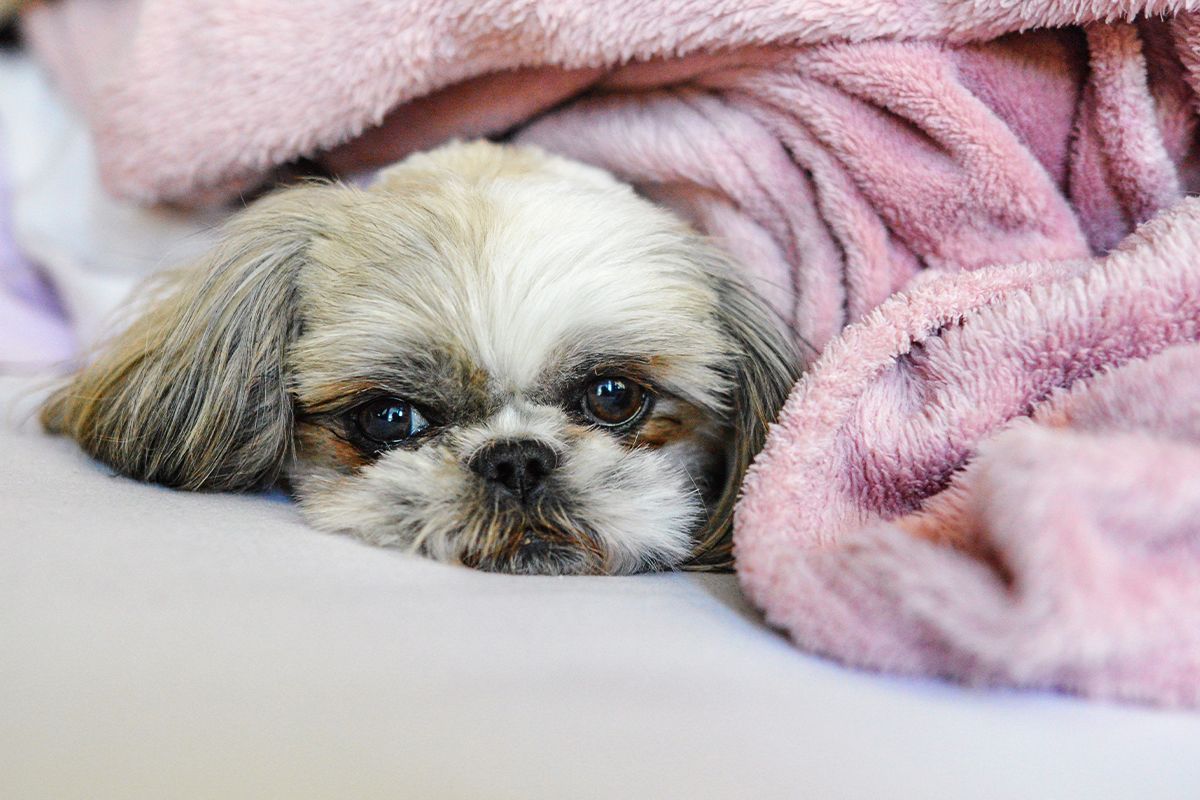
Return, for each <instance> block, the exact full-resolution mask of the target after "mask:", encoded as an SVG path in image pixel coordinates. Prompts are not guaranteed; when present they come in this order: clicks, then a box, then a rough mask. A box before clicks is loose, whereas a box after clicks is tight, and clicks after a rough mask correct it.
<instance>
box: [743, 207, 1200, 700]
mask: <svg viewBox="0 0 1200 800" xmlns="http://www.w3.org/2000/svg"><path fill="white" fill-rule="evenodd" d="M1198 252H1200V200H1191V199H1190V200H1186V201H1184V202H1183V203H1181V204H1180V205H1179V207H1178V208H1177V209H1175V210H1173V211H1171V212H1168V213H1167V214H1165V215H1162V216H1160V217H1159V218H1158V219H1155V220H1154V221H1152V222H1151V223H1149V224H1147V225H1146V226H1144V227H1143V228H1142V229H1140V230H1139V231H1138V232H1137V233H1135V234H1134V235H1133V236H1132V237H1130V239H1129V240H1127V241H1126V242H1125V243H1124V244H1123V245H1122V247H1121V248H1119V249H1118V250H1116V251H1114V252H1113V253H1111V254H1110V255H1108V256H1107V257H1105V258H1101V259H1097V260H1095V261H1090V260H1084V261H1079V262H1065V263H1063V262H1060V263H1054V262H1027V263H1024V264H1020V265H1016V266H1009V267H993V268H987V269H982V270H979V271H977V272H974V273H967V274H961V275H958V276H954V277H949V278H944V279H942V280H936V281H931V282H929V283H928V284H926V285H924V286H922V287H920V288H918V289H914V290H913V291H911V292H909V293H906V294H902V295H900V296H897V297H896V298H893V299H891V300H889V301H887V302H886V303H884V304H883V305H882V306H881V307H880V308H878V309H877V310H875V311H874V312H872V313H871V314H869V315H868V317H867V318H866V319H865V320H864V321H863V322H862V323H860V324H857V325H854V326H851V327H850V328H848V329H847V330H846V331H845V333H844V334H843V336H842V337H841V338H840V339H838V340H837V341H836V342H835V343H834V344H833V345H831V346H830V347H829V348H828V349H827V350H826V352H825V353H824V354H823V356H822V357H821V359H820V360H819V361H818V363H817V364H816V365H815V366H814V367H813V368H812V370H811V371H810V372H809V373H808V374H807V375H805V376H804V377H803V378H802V379H801V381H800V383H799V385H798V386H797V388H796V390H795V392H794V393H793V395H792V396H791V398H790V399H789V400H788V402H787V405H786V406H785V408H784V410H783V412H782V414H781V417H780V420H779V423H778V424H777V425H776V426H775V427H774V428H773V429H772V431H771V434H770V436H769V437H768V441H767V445H766V447H765V449H764V451H763V452H762V453H761V454H760V456H759V458H758V460H757V461H756V462H755V464H754V465H753V466H752V468H751V470H750V473H749V475H748V476H747V480H746V485H745V490H744V495H743V498H742V500H741V503H740V505H739V507H738V509H737V522H736V528H735V550H736V555H737V562H738V571H739V574H740V576H741V580H742V585H743V587H744V588H745V589H746V591H747V593H748V595H749V596H750V597H751V599H753V600H754V602H755V603H757V604H758V605H759V606H760V607H762V608H763V609H765V611H766V613H767V617H768V619H769V620H770V621H771V622H772V623H773V624H775V625H778V626H779V627H782V628H784V629H786V630H787V631H788V632H789V633H790V634H791V635H792V637H793V638H794V639H795V640H796V642H797V643H799V644H800V645H801V646H803V647H805V648H807V649H811V650H815V651H817V652H821V653H826V654H828V655H831V656H834V657H836V658H838V659H841V660H843V661H847V662H849V663H853V664H858V665H862V666H867V667H872V668H875V669H883V670H890V671H900V672H910V673H929V674H935V675H946V676H952V677H954V678H957V679H960V680H963V681H967V682H971V683H984V684H1004V685H1018V686H1039V687H1046V688H1056V689H1065V690H1070V691H1075V692H1079V693H1082V694H1086V695H1090V696H1096V697H1106V698H1119V699H1127V700H1137V701H1145V702H1154V703H1161V704H1165V705H1178V706H1189V707H1197V706H1200V480H1198V479H1197V476H1198V475H1200V472H1197V469H1198V468H1200V380H1198V376H1200V343H1197V342H1198V340H1200V258H1198V257H1197V253H1198Z"/></svg>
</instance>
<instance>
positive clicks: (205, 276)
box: [44, 143, 796, 574]
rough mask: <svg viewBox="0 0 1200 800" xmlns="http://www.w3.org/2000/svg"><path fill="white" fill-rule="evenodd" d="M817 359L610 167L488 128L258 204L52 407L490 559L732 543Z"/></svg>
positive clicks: (54, 425)
mask: <svg viewBox="0 0 1200 800" xmlns="http://www.w3.org/2000/svg"><path fill="white" fill-rule="evenodd" d="M795 363H796V359H795V357H794V355H793V352H792V350H791V348H790V347H789V345H788V343H787V341H786V339H785V338H784V337H783V336H782V335H781V333H780V331H779V330H778V329H777V327H776V325H775V324H774V323H773V322H772V321H771V320H770V319H769V318H768V315H767V313H766V312H765V311H764V310H763V308H762V306H761V305H760V304H759V303H758V302H757V301H755V300H754V299H753V297H751V296H750V295H749V294H748V293H747V292H746V290H745V289H744V288H743V287H742V286H741V285H740V283H738V282H737V281H736V280H735V279H734V277H733V276H732V274H731V273H730V270H729V267H728V265H727V264H726V262H725V261H724V260H723V258H722V257H721V256H720V255H719V254H718V253H716V252H715V251H714V250H713V249H712V248H711V247H710V246H709V245H707V244H706V243H705V242H704V241H703V240H702V239H700V237H698V236H697V235H696V234H694V233H693V232H692V231H690V230H689V229H688V228H686V227H685V226H684V225H683V224H682V223H680V222H679V221H677V220H676V219H675V218H674V217H672V216H671V215H669V214H668V213H666V212H665V211H663V210H661V209H659V208H656V207H655V206H653V205H651V204H649V203H648V202H646V201H644V200H642V199H640V198H638V197H637V196H636V195H635V194H634V193H633V192H632V190H631V189H629V188H628V187H627V186H624V185H621V184H619V183H617V182H616V181H614V180H612V179H611V178H610V177H609V176H607V175H606V174H604V173H602V172H600V171H598V170H594V169H591V168H588V167H584V166H582V165H579V164H575V163H572V162H568V161H564V160H562V159H558V158H553V157H550V156H547V155H545V154H542V153H540V152H537V151H533V150H518V149H512V148H504V147H499V146H495V145H489V144H483V143H476V144H470V145H451V146H448V147H446V148H443V149H441V150H438V151H435V152H433V153H430V154H426V155H422V156H416V157H413V158H411V159H409V160H408V161H405V162H404V163H402V164H400V165H398V166H396V167H393V168H392V169H390V170H388V171H387V172H385V173H383V174H382V175H381V176H380V177H379V179H378V180H377V181H376V183H375V184H374V185H372V186H371V187H370V188H369V189H367V190H359V189H354V188H349V187H345V186H340V185H318V186H305V187H300V188H293V189H288V190H284V191H282V192H279V193H277V194H275V195H272V196H269V197H267V198H265V199H264V200H262V201H260V202H259V203H257V204H255V205H253V206H252V207H251V208H250V209H248V210H247V211H246V212H244V213H243V214H242V215H240V218H239V219H237V220H236V221H235V222H234V223H233V224H232V226H231V227H230V229H229V231H228V232H227V234H226V236H225V238H224V243H223V244H222V246H221V247H219V248H218V249H217V252H215V253H214V254H213V256H212V258H211V259H210V262H209V263H208V264H207V265H204V266H203V267H201V268H200V269H196V270H190V271H188V272H186V273H183V274H181V275H180V276H179V277H177V278H175V279H174V283H173V285H172V286H171V287H170V289H169V293H168V294H166V295H165V296H164V297H162V298H160V299H159V300H157V301H156V302H155V303H154V304H153V305H152V306H151V307H150V308H149V309H148V310H147V312H146V313H145V314H144V315H143V316H142V317H140V318H139V319H138V320H137V321H136V322H135V323H134V324H133V326H132V327H131V328H130V329H129V331H128V332H126V333H125V334H124V335H122V336H121V337H119V338H118V339H117V340H116V341H115V342H114V343H112V344H111V345H110V346H109V348H108V349H107V350H106V351H104V352H102V353H101V355H100V357H99V358H98V360H97V361H96V362H95V363H94V364H93V365H92V366H90V367H88V368H86V369H85V370H84V371H83V372H82V373H81V374H80V375H78V376H76V378H75V379H74V382H73V384H72V385H70V386H68V387H67V388H66V389H64V390H63V391H61V392H59V393H58V394H57V395H56V396H55V397H53V398H52V399H51V401H50V402H49V403H48V405H47V407H46V410H45V413H44V421H45V422H46V424H47V427H49V428H50V429H52V430H57V431H62V432H66V433H69V434H70V435H73V436H74V437H75V438H77V439H78V440H79V441H80V442H81V443H83V444H84V446H85V447H86V448H87V449H88V450H89V451H90V452H92V453H93V454H94V455H96V456H97V457H99V458H101V459H102V460H104V461H106V462H108V463H109V464H111V465H112V466H114V467H115V468H116V469H118V470H119V471H121V472H124V473H126V474H130V475H133V476H135V477H139V478H142V479H146V480H153V481H157V482H162V483H167V484H169V485H176V486H182V487H185V488H191V489H243V488H250V487H256V486H262V485H265V484H270V483H273V482H275V481H276V480H279V479H281V478H282V479H284V480H286V482H287V483H288V484H289V486H290V487H291V489H292V491H293V493H294V494H295V495H296V496H297V497H298V498H299V500H300V503H301V505H302V507H303V509H304V511H305V513H306V515H307V516H308V518H309V519H310V520H311V521H312V522H313V523H314V524H315V525H317V526H318V527H321V528H325V529H328V530H335V531H344V532H350V533H353V534H355V535H357V536H359V537H361V538H363V539H366V540H368V541H371V542H375V543H378V544H384V545H394V546H399V547H406V548H411V549H415V550H418V551H420V552H424V553H426V554H429V555H431V556H434V557H436V558H440V559H443V560H450V561H460V562H462V563H466V564H469V565H472V566H477V567H480V568H484V569H490V570H499V571H509V572H532V573H553V574H561V573H598V572H632V571H637V570H642V569H652V568H662V567H669V566H675V565H678V564H681V563H683V562H685V561H687V560H689V559H694V560H697V561H699V562H701V563H705V562H707V563H719V562H721V561H722V560H723V559H725V558H727V556H728V552H727V549H728V548H727V531H728V523H729V512H730V508H731V506H732V503H733V500H734V499H735V497H736V492H737V487H738V484H739V482H740V479H741V475H742V472H743V471H744V469H745V467H746V465H747V463H748V461H749V458H750V457H751V456H752V455H753V453H754V451H755V450H756V449H757V448H758V446H759V445H760V444H761V440H762V437H763V433H764V429H765V425H766V422H767V421H768V420H769V419H770V418H771V417H773V415H774V413H775V412H776V411H777V410H778V407H779V405H780V403H782V400H783V397H784V395H785V393H786V391H787V389H788V388H789V386H790V383H791V380H792V378H793V377H794V369H795Z"/></svg>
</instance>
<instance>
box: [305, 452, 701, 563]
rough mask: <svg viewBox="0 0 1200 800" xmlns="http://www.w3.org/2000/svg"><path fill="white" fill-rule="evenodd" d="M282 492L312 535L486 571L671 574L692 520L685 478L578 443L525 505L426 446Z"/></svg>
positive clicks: (639, 458) (641, 459)
mask: <svg viewBox="0 0 1200 800" xmlns="http://www.w3.org/2000/svg"><path fill="white" fill-rule="evenodd" d="M292 485H293V491H294V493H295V494H296V496H297V497H298V499H299V500H300V503H301V507H302V509H303V511H304V513H305V515H306V516H307V517H308V519H309V520H310V522H312V523H313V524H314V525H315V526H316V527H319V528H322V529H324V530H328V531H334V532H340V533H349V534H351V535H354V536H356V537H358V538H360V539H363V540H364V541H367V542H369V543H372V544H377V545H383V546H387V547H394V548H399V549H403V550H409V551H412V552H417V553H420V554H422V555H426V556H430V557H432V558H435V559H437V560H439V561H444V562H449V563H458V564H464V565H467V566H470V567H474V568H477V569H481V570H486V571H490V572H505V573H514V574H539V575H588V574H628V573H634V572H643V571H647V570H655V569H666V568H671V567H675V566H678V565H680V564H681V563H682V562H683V561H684V560H686V559H687V558H688V556H689V555H690V554H691V550H692V546H693V544H694V540H693V534H694V532H695V530H696V528H697V527H698V526H699V525H700V524H701V523H702V522H703V519H704V504H703V501H702V498H701V497H700V495H699V493H698V492H697V488H696V483H695V479H693V478H691V477H689V476H688V474H687V472H686V471H685V470H684V469H683V468H682V467H681V466H680V465H679V464H677V463H676V462H675V461H674V460H673V459H671V458H668V457H666V456H664V455H663V454H661V453H657V452H650V451H645V452H626V453H618V452H616V451H615V448H614V446H607V447H606V446H603V445H601V444H600V443H595V444H593V445H591V446H589V445H588V444H587V443H581V444H580V445H579V446H577V447H575V448H574V449H573V452H572V453H571V455H570V456H568V457H566V458H565V459H564V464H563V465H562V466H561V467H560V469H559V470H558V474H557V475H556V476H555V478H554V480H553V481H552V482H551V483H550V485H548V486H547V487H546V489H545V491H544V492H543V493H542V494H541V495H540V496H539V497H538V498H537V499H536V500H534V501H532V502H525V503H521V502H517V501H515V500H514V499H513V498H511V497H506V496H503V495H500V494H497V493H496V492H495V491H492V490H489V489H487V488H486V487H485V486H483V485H481V484H480V482H479V481H478V478H477V476H475V475H474V474H473V473H471V472H470V471H469V470H467V469H465V468H464V467H463V466H462V465H461V462H460V460H459V459H457V458H456V457H455V456H454V455H453V454H452V453H450V452H448V451H446V450H443V449H442V448H438V447H429V448H424V449H422V450H419V451H416V452H404V453H392V454H389V455H388V456H385V457H384V458H383V459H381V460H380V462H378V463H376V464H373V465H370V466H367V467H365V468H364V469H362V470H361V471H359V472H357V473H355V474H345V473H338V472H336V471H333V470H328V469H322V468H312V467H311V465H310V467H309V468H304V467H303V466H301V467H300V468H299V469H297V470H296V472H295V473H294V474H293V476H292Z"/></svg>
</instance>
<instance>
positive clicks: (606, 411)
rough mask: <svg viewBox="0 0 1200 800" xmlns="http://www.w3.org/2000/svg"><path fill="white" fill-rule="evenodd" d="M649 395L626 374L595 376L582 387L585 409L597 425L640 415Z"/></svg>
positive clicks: (607, 424) (610, 423)
mask: <svg viewBox="0 0 1200 800" xmlns="http://www.w3.org/2000/svg"><path fill="white" fill-rule="evenodd" d="M648 399H649V395H648V393H647V392H646V390H645V389H644V388H643V387H642V386H641V384H638V383H635V382H633V381H631V380H628V379H626V378H617V377H604V378H596V379H595V380H593V381H592V382H591V383H589V384H588V385H587V387H586V388H585V389H584V391H583V413H584V414H586V415H587V417H588V419H590V420H592V421H593V422H595V423H596V424H598V425H604V426H606V427H616V426H618V425H625V424H626V423H628V422H631V421H632V420H633V419H634V418H636V417H637V416H638V415H640V414H641V413H642V412H643V411H644V410H645V409H646V406H647V401H648Z"/></svg>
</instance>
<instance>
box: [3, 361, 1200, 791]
mask: <svg viewBox="0 0 1200 800" xmlns="http://www.w3.org/2000/svg"><path fill="white" fill-rule="evenodd" d="M34 385H35V383H34V382H31V381H30V380H28V379H13V378H3V379H0V419H2V420H3V422H2V423H0V797H5V798H43V797H44V798H69V797H89V798H104V797H121V798H134V797H137V798H141V797H145V798H165V797H171V798H183V797H222V798H232V797H287V798H307V797H356V798H365V797H414V798H442V797H446V798H460V797H461V798H489V799H490V798H523V799H528V798H592V797H595V798H610V797H611V798H640V797H645V798H675V797H679V798H709V797H712V798H776V797H780V798H782V797H813V798H841V797H846V798H884V797H913V798H917V797H919V798H935V797H946V798H959V797H972V798H1001V797H1004V798H1009V797H1011V798H1018V797H1020V798H1028V797H1055V798H1066V797H1081V798H1083V797H1086V798H1107V797H1111V798H1133V797H1137V798H1174V797H1178V798H1185V797H1187V798H1195V797H1197V796H1200V716H1197V715H1192V714H1184V713H1173V712H1162V711H1153V710H1148V709H1143V708H1137V707H1128V706H1125V707H1122V706H1115V705H1105V704H1095V703H1088V702H1083V701H1079V700H1076V699H1073V698H1070V697H1062V696H1057V695H1051V694H1046V693H1016V692H998V691H983V690H973V689H968V688H963V687H958V686H953V685H946V684H941V683H937V682H932V681H925V680H907V679H896V678H888V677H881V676H877V675H871V674H866V673H861V672H856V671H853V670H849V669H845V668H842V667H839V666H837V665H835V664H832V663H829V662H827V661H823V660H821V659H818V658H814V657H812V656H809V655H806V654H803V653H800V652H798V651H796V650H794V649H793V648H792V647H790V646H789V645H788V644H787V643H786V641H785V640H784V639H782V638H781V637H780V636H779V635H778V634H776V633H774V632H773V631H771V630H770V629H768V628H766V627H765V626H764V625H763V624H762V623H761V622H760V621H759V619H758V617H757V615H756V614H755V613H754V612H753V610H752V609H750V608H749V607H747V606H746V604H745V602H744V601H743V600H742V599H741V596H740V594H739V592H738V589H737V584H736V581H735V579H734V578H733V577H732V576H728V575H719V576H704V575H690V574H671V575H653V576H639V577H629V578H529V577H506V576H496V575H487V574H481V573H476V572H472V571H469V570H466V569H462V568H456V567H449V566H443V565H439V564H435V563H431V562H429V561H425V560H422V559H419V558H416V557H412V556H409V555H406V554H402V553H397V552H390V551H384V550H380V549H373V548H370V547H367V546H365V545H361V544H358V543H356V542H354V541H352V540H349V539H346V538H342V537H337V536H331V535H327V534H322V533H318V532H315V531H313V530H310V529H309V528H307V527H306V526H305V525H304V523H303V522H302V521H301V520H300V519H299V517H298V514H297V512H296V509H295V508H294V507H293V506H292V505H291V504H290V503H289V502H287V501H286V500H284V499H281V498H278V497H260V496H216V495H195V494H184V493H179V492H173V491H169V490H166V489H161V488H157V487H151V486H145V485H140V484H137V483H134V482H131V481H127V480H124V479H121V478H117V477H113V476H111V475H109V474H108V473H107V472H106V471H104V470H103V469H102V468H99V467H98V466H96V465H94V464H93V463H91V462H90V461H88V460H87V459H86V458H84V457H83V456H82V455H81V454H80V453H79V451H78V450H77V449H76V448H75V447H74V445H73V444H71V443H69V442H66V441H62V440H56V439H51V438H48V437H45V436H42V435H41V434H39V433H37V432H36V431H35V430H34V428H33V426H32V425H31V424H29V422H28V421H27V420H26V418H27V416H28V409H29V408H30V405H31V404H30V397H31V396H32V394H31V393H33V392H34V390H33V389H32V387H33V386H34Z"/></svg>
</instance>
